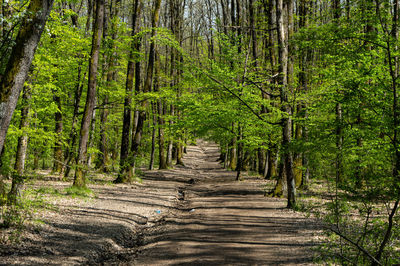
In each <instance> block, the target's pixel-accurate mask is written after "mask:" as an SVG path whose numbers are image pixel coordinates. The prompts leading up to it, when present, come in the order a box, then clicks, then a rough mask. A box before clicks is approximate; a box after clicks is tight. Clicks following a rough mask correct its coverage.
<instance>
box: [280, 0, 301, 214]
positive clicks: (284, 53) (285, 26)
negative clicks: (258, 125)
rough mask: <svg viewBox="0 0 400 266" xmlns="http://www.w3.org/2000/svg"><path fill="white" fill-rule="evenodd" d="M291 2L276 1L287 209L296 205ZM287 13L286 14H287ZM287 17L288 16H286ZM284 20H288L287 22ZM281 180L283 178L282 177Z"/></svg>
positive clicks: (284, 0) (286, 0)
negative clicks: (292, 146) (290, 92)
mask: <svg viewBox="0 0 400 266" xmlns="http://www.w3.org/2000/svg"><path fill="white" fill-rule="evenodd" d="M291 4H292V3H291V0H276V11H277V12H276V13H277V14H276V17H277V33H278V55H279V73H280V75H279V79H278V82H279V85H280V94H281V95H280V97H281V104H282V111H283V112H284V113H285V115H284V117H283V118H282V148H283V151H284V152H283V154H282V155H283V160H284V168H285V174H286V183H287V190H288V191H287V192H288V193H287V194H288V195H287V207H288V208H292V207H294V206H295V204H296V197H295V195H296V187H295V183H294V175H293V159H292V154H291V151H290V147H289V145H290V143H291V137H292V118H291V115H292V110H291V106H290V104H289V101H288V70H289V66H288V63H289V42H288V41H289V39H288V34H289V25H290V24H291V17H292V15H293V14H292V13H291V11H292V10H291V8H290V6H291ZM285 13H286V14H285ZM285 15H286V16H285ZM284 18H286V19H287V20H286V21H285V20H284ZM280 178H283V176H282V175H280Z"/></svg>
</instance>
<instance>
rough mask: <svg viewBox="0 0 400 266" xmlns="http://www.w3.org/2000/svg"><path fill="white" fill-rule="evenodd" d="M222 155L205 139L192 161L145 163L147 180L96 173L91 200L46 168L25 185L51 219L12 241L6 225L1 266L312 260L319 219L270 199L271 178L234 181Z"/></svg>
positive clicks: (192, 151) (191, 151) (0, 233)
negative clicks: (169, 165)
mask: <svg viewBox="0 0 400 266" xmlns="http://www.w3.org/2000/svg"><path fill="white" fill-rule="evenodd" d="M218 156H219V151H218V147H217V146H216V145H215V144H213V143H210V142H207V141H202V140H198V141H197V146H189V147H188V148H187V154H185V157H184V163H185V166H176V167H175V168H174V169H168V170H152V171H148V170H146V171H144V177H143V182H142V183H135V184H118V185H115V184H111V183H110V182H111V181H112V180H113V179H114V178H115V176H112V175H102V174H98V173H92V175H91V177H90V180H91V183H90V184H89V187H90V189H91V190H92V191H93V192H94V196H92V197H89V198H79V197H78V198H74V197H71V196H68V195H67V194H66V192H65V189H67V188H68V187H70V186H71V181H68V182H65V181H61V180H60V179H59V177H57V176H52V175H51V174H50V173H49V172H46V173H43V175H42V176H41V178H39V179H32V180H31V181H30V182H28V183H27V184H26V189H27V191H30V195H32V196H33V197H34V198H39V199H41V198H43V199H45V202H46V204H45V205H44V206H47V207H45V208H43V209H40V210H39V211H38V212H37V213H34V214H33V219H38V220H40V221H42V222H41V223H39V224H37V223H34V224H28V225H27V227H26V228H25V229H24V230H22V232H21V235H20V241H19V242H15V243H14V244H12V243H10V242H8V241H7V239H8V238H10V237H11V238H12V237H14V238H15V236H14V235H15V233H13V231H12V230H11V231H10V230H4V229H1V228H0V265H7V266H8V265H301V264H303V265H309V264H312V257H313V252H312V251H311V250H310V248H311V247H312V246H313V240H315V236H316V235H318V234H320V231H319V230H318V226H317V225H316V223H314V222H313V220H311V219H306V218H304V217H303V216H302V215H301V214H300V213H294V212H293V211H291V210H288V209H286V208H285V205H286V201H285V200H284V199H276V198H266V197H264V196H263V194H264V187H265V185H266V184H267V182H268V181H265V180H262V179H258V178H256V177H251V176H246V177H245V180H244V181H240V182H237V181H235V177H236V175H235V172H232V171H226V170H225V169H222V168H221V166H220V165H219V163H218V162H217V159H218ZM54 192H57V193H54ZM17 232H18V231H17Z"/></svg>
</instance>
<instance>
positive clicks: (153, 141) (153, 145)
mask: <svg viewBox="0 0 400 266" xmlns="http://www.w3.org/2000/svg"><path fill="white" fill-rule="evenodd" d="M155 86H156V85H155ZM157 86H158V85H157ZM152 111H153V129H152V134H151V151H150V164H149V170H153V169H154V157H155V153H156V133H157V114H156V112H157V107H156V104H155V103H152Z"/></svg>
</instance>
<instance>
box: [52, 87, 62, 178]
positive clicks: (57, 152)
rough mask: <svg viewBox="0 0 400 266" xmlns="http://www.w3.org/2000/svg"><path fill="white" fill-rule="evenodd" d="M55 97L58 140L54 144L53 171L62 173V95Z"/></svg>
mask: <svg viewBox="0 0 400 266" xmlns="http://www.w3.org/2000/svg"><path fill="white" fill-rule="evenodd" d="M53 99H54V101H55V103H56V105H57V109H58V110H57V111H56V113H55V114H54V118H55V124H56V126H55V130H54V132H55V134H56V142H55V145H54V164H53V172H55V173H58V174H61V173H62V169H63V150H62V143H63V142H62V131H63V115H62V111H61V108H62V107H61V106H62V105H61V97H60V96H58V95H55V96H53Z"/></svg>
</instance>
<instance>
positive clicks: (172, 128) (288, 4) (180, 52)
mask: <svg viewBox="0 0 400 266" xmlns="http://www.w3.org/2000/svg"><path fill="white" fill-rule="evenodd" d="M399 8H400V7H399V0H342V1H341V0H57V1H54V0H20V1H15V0H2V2H1V12H0V55H1V56H0V152H1V157H0V207H1V212H0V224H1V226H0V231H1V230H10V228H16V227H18V226H17V225H18V224H20V223H19V222H18V221H20V220H21V219H19V218H18V217H20V216H21V215H22V213H24V212H25V209H31V208H36V207H37V206H36V207H35V206H28V207H27V205H26V204H25V203H26V201H27V200H28V199H27V198H26V195H25V194H26V193H24V191H26V190H27V187H29V186H28V184H29V183H32V182H34V180H35V179H37V178H38V177H40V176H41V177H42V178H43V177H46V176H52V177H54V178H56V179H57V180H59V181H62V182H65V183H66V184H68V188H67V189H69V191H74V193H83V194H85V193H90V191H91V187H90V185H91V184H93V183H94V182H95V178H94V176H99V175H101V176H107V178H109V185H110V186H111V187H112V186H114V185H118V184H135V183H141V182H143V180H145V179H146V178H145V176H146V174H145V172H146V171H148V170H153V171H152V172H150V173H153V172H154V173H157V171H158V172H160V173H164V172H162V171H168V169H181V167H187V166H188V163H186V161H185V160H184V157H185V156H187V154H189V153H190V152H188V149H189V148H190V147H192V146H193V145H196V144H198V143H202V140H207V141H210V142H212V143H215V144H216V145H217V146H218V151H219V154H218V155H219V156H218V158H216V159H217V160H218V162H219V164H220V165H221V167H222V168H224V169H226V170H227V171H230V173H232V175H234V179H235V180H236V181H235V182H236V183H237V184H238V185H239V186H240V184H241V182H244V181H243V180H245V179H248V178H250V179H251V178H253V177H256V178H257V180H261V181H262V182H267V184H268V186H267V187H265V188H264V189H263V194H264V195H263V197H264V199H265V200H266V201H267V200H268V199H269V198H282V199H284V206H285V207H286V208H288V209H290V210H292V211H295V212H302V213H304V214H305V215H307V216H308V217H312V219H318V220H320V223H322V224H324V228H325V230H324V235H325V238H324V240H323V242H324V244H322V245H320V246H319V247H318V252H319V254H323V255H320V256H322V259H321V260H322V261H320V263H327V261H329V262H330V263H337V264H341V265H342V264H343V265H366V264H371V265H396V264H399V263H400V255H399V254H400V226H399V225H400V215H399V211H398V209H399V203H400V102H399V101H400V96H399V93H398V92H397V91H398V90H400V88H398V86H397V85H399V87H400V80H399V75H400V47H399V46H400V39H399V33H400V17H399V15H400V11H399ZM199 140H201V141H200V142H199ZM198 145H200V144H198ZM204 145H205V144H204ZM207 145H208V144H207ZM205 147H208V146H205ZM190 149H193V148H190ZM203 150H204V149H203ZM189 157H190V156H189ZM186 160H187V159H186ZM204 169H206V168H204ZM210 171H211V170H210ZM204 172H205V170H204ZM243 184H244V183H243ZM121 186H122V185H121ZM243 186H244V185H243ZM44 188H46V185H44ZM47 188H50V185H48V186H47ZM112 188H114V189H115V190H117V189H118V188H119V187H117V186H116V187H112ZM180 193H181V194H182V192H180ZM24 195H25V196H24ZM28 198H29V196H28ZM310 219H311V218H310ZM18 230H22V229H21V228H19V229H18ZM1 242H4V243H8V242H9V241H8V240H5V239H3V240H0V243H1ZM0 255H1V252H0ZM229 265H230V264H229ZM249 265H253V264H251V263H250V264H249Z"/></svg>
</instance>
